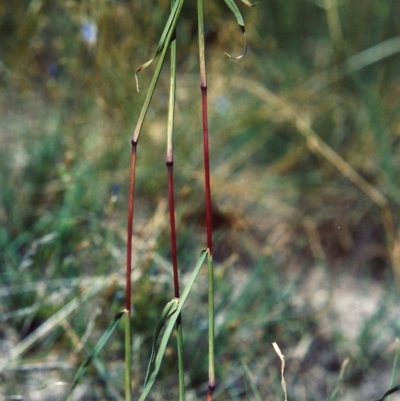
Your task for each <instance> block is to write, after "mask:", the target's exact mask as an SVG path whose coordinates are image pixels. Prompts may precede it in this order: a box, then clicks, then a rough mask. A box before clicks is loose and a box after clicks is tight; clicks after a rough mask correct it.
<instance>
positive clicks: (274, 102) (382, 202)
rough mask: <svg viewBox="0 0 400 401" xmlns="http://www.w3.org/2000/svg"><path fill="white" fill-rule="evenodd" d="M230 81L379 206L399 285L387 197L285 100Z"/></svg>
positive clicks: (399, 246)
mask: <svg viewBox="0 0 400 401" xmlns="http://www.w3.org/2000/svg"><path fill="white" fill-rule="evenodd" d="M399 45H400V42H399ZM232 84H233V85H234V86H236V87H237V88H238V89H241V90H247V91H248V92H250V93H252V94H253V95H254V96H256V97H258V98H260V99H261V100H263V101H265V102H266V103H268V104H269V105H271V106H272V107H273V108H274V109H275V110H277V112H278V113H279V116H280V118H284V119H285V120H287V121H290V122H291V123H292V124H293V125H294V126H295V127H296V128H297V131H298V132H299V133H300V134H301V135H303V137H304V138H305V139H306V141H307V146H308V148H309V149H310V151H311V152H313V153H317V154H319V155H321V156H323V157H324V158H325V159H326V160H328V161H329V162H330V163H331V164H332V165H333V166H335V167H336V168H337V169H338V170H339V171H340V173H342V174H343V175H344V176H345V177H346V178H348V179H349V180H350V181H351V182H352V183H353V184H354V185H356V186H357V187H358V188H359V189H360V190H361V191H362V192H364V194H365V195H366V196H367V197H368V198H369V199H370V200H371V201H372V202H374V203H375V204H376V205H377V206H378V207H379V208H380V209H381V215H382V221H383V226H384V229H385V234H386V241H387V248H388V253H389V257H390V260H391V263H392V266H393V271H394V273H395V277H396V280H397V282H398V284H399V285H400V243H399V239H398V238H396V232H395V227H394V222H393V216H392V212H391V209H390V205H389V202H388V200H387V198H386V197H385V196H384V195H383V194H382V193H381V192H379V191H378V190H377V189H376V188H375V187H374V186H372V185H371V184H370V183H368V182H367V181H366V180H365V179H364V178H363V177H362V176H361V175H360V174H359V173H358V172H357V171H356V170H354V168H353V167H352V166H351V165H350V164H349V163H347V162H346V161H345V160H344V159H343V158H342V157H341V156H339V155H338V154H337V153H336V152H335V151H334V150H333V149H332V148H331V147H330V146H329V145H328V144H327V143H326V142H324V141H323V140H322V139H321V138H320V137H319V136H318V134H317V133H316V132H315V131H314V130H313V129H312V127H311V124H310V122H309V121H308V120H307V119H306V118H304V117H302V116H300V114H299V113H298V112H296V111H295V110H294V108H293V107H292V106H290V105H289V104H288V103H287V102H286V101H285V100H283V99H282V98H280V97H279V96H277V95H275V94H274V93H272V92H271V91H270V90H268V89H266V88H265V87H263V86H261V85H260V84H258V83H256V82H254V81H252V80H250V79H245V78H243V79H241V80H235V81H233V82H232ZM395 250H396V252H395Z"/></svg>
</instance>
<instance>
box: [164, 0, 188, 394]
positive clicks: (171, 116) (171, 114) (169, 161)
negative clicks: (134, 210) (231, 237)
mask: <svg viewBox="0 0 400 401" xmlns="http://www.w3.org/2000/svg"><path fill="white" fill-rule="evenodd" d="M175 2H176V0H175V1H174V0H172V2H171V6H172V8H173V5H174V3H175ZM175 94H176V38H175V34H174V37H173V40H172V42H171V62H170V92H169V105H168V126H167V155H166V165H167V173H168V199H169V220H170V238H171V255H172V268H173V280H174V295H175V298H177V299H179V298H180V292H179V272H178V256H177V247H176V227H175V191H174V171H173V169H174V155H173V132H174V120H175ZM176 330H177V348H178V376H179V400H180V401H184V400H185V372H184V364H183V334H182V316H181V314H179V316H178V318H177V320H176Z"/></svg>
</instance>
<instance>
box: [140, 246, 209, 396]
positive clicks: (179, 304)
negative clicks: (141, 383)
mask: <svg viewBox="0 0 400 401" xmlns="http://www.w3.org/2000/svg"><path fill="white" fill-rule="evenodd" d="M207 254H208V249H205V250H203V251H202V252H201V253H200V256H199V259H198V261H197V264H196V267H195V268H194V271H193V273H192V275H191V277H190V280H189V282H188V284H187V285H186V288H185V290H184V291H183V293H182V296H181V297H180V299H179V300H178V299H173V300H172V301H170V302H169V303H168V304H167V306H166V307H165V308H164V311H163V315H162V316H161V320H160V323H161V321H162V320H163V316H164V313H166V314H167V316H166V318H167V317H168V316H169V317H170V319H169V322H168V324H167V327H166V328H165V331H164V334H163V336H162V338H161V342H160V346H159V348H158V350H157V353H156V356H155V359H154V364H153V369H152V371H151V374H150V375H149V377H148V379H147V381H146V384H145V387H144V390H143V393H142V395H141V397H140V398H139V401H144V400H145V399H146V397H147V396H148V394H149V392H150V390H151V388H152V387H153V384H154V381H155V379H156V377H157V374H158V372H159V370H160V367H161V362H162V359H163V356H164V353H165V349H166V348H167V344H168V340H169V338H170V336H171V333H172V330H173V329H174V326H175V324H176V320H177V319H178V316H179V314H180V313H181V311H182V308H183V305H184V304H185V301H186V299H187V297H188V295H189V293H190V290H191V289H192V287H193V284H194V282H195V280H196V277H197V275H198V274H199V271H200V268H201V266H202V265H203V263H204V260H205V258H206V256H207ZM171 303H175V304H176V306H177V307H176V308H175V306H173V305H170V304H171ZM168 305H170V306H169V307H170V308H171V309H170V312H171V311H172V310H173V312H172V314H171V313H169V312H168V308H169V307H168ZM157 328H158V327H157ZM150 363H151V361H150ZM150 370H151V367H150Z"/></svg>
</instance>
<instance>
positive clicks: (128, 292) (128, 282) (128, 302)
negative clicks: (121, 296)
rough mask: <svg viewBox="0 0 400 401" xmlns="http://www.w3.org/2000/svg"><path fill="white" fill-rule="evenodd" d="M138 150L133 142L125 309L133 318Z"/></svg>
mask: <svg viewBox="0 0 400 401" xmlns="http://www.w3.org/2000/svg"><path fill="white" fill-rule="evenodd" d="M136 148H137V142H134V141H132V151H131V174H130V179H129V201H128V230H127V240H126V244H127V251H126V289H125V308H126V310H127V311H128V313H129V316H131V305H132V304H131V302H132V301H131V277H132V236H133V206H134V189H135V172H136Z"/></svg>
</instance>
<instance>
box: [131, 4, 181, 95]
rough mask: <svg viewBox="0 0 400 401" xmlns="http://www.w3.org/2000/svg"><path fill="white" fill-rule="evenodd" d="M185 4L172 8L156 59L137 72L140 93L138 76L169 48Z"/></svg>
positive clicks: (142, 66)
mask: <svg viewBox="0 0 400 401" xmlns="http://www.w3.org/2000/svg"><path fill="white" fill-rule="evenodd" d="M183 2H184V0H179V1H176V2H175V4H174V5H173V6H172V9H171V13H170V15H169V17H168V20H167V22H166V24H165V27H164V30H163V33H162V34H161V38H160V41H159V42H158V46H157V49H156V53H155V55H154V57H153V58H152V59H150V60H149V61H147V62H146V63H144V64H143V65H141V66H140V67H139V68H138V69H137V70H136V73H135V77H136V86H137V89H138V91H139V84H138V80H137V74H138V73H139V72H140V71H142V70H144V69H145V68H147V67H148V66H149V65H150V64H151V63H152V62H153V61H154V60H155V59H156V58H157V56H158V55H159V54H160V53H161V52H162V50H163V48H164V47H165V46H167V47H168V45H169V42H170V41H171V37H172V34H173V31H174V30H175V27H176V23H177V21H178V19H179V15H180V11H181V9H182V4H183Z"/></svg>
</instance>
